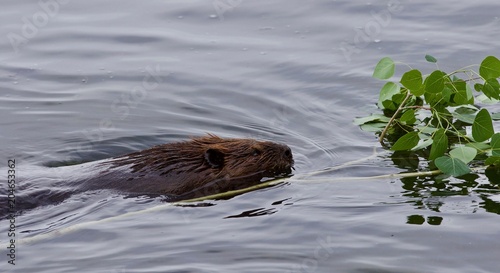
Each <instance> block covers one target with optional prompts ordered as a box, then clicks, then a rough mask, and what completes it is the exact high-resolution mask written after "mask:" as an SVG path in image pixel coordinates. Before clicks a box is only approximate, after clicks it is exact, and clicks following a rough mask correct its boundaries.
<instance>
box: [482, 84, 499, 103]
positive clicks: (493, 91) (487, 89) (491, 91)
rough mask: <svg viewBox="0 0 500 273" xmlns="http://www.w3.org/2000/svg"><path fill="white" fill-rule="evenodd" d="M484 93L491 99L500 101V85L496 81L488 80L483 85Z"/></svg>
mask: <svg viewBox="0 0 500 273" xmlns="http://www.w3.org/2000/svg"><path fill="white" fill-rule="evenodd" d="M483 93H484V94H485V95H486V96H487V97H488V98H490V99H491V98H494V99H497V100H498V99H500V84H499V83H498V81H497V80H496V79H487V80H486V82H484V85H483Z"/></svg>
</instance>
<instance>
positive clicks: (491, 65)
mask: <svg viewBox="0 0 500 273" xmlns="http://www.w3.org/2000/svg"><path fill="white" fill-rule="evenodd" d="M479 75H481V77H483V78H484V79H485V80H488V79H494V78H498V77H500V60H498V59H497V58H496V57H494V56H488V57H486V58H485V59H484V60H483V61H482V62H481V65H480V66H479Z"/></svg>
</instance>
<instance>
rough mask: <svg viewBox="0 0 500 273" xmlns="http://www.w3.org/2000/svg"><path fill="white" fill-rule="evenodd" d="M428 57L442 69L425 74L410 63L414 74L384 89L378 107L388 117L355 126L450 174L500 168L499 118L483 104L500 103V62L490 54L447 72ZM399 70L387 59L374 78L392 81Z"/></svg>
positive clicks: (372, 117) (359, 121)
mask: <svg viewBox="0 0 500 273" xmlns="http://www.w3.org/2000/svg"><path fill="white" fill-rule="evenodd" d="M425 59H426V60H427V61H429V62H431V63H436V68H437V69H436V70H434V71H432V72H431V73H430V74H428V75H423V74H422V72H420V70H418V69H412V68H411V67H410V66H409V65H408V67H409V68H410V70H409V71H406V72H405V73H404V74H403V75H402V76H401V78H400V80H399V81H386V83H385V84H384V86H383V87H382V89H381V90H380V95H379V100H378V103H377V105H378V107H379V108H380V109H381V110H382V111H383V114H372V115H370V116H368V117H362V118H357V119H355V120H354V123H355V124H357V125H360V126H361V128H362V129H363V130H366V131H372V132H376V133H379V141H380V143H381V144H382V145H383V146H387V147H390V149H391V150H393V151H414V152H417V151H419V152H422V153H420V154H423V155H424V157H425V158H426V159H427V160H429V161H430V162H431V163H433V164H434V165H435V167H437V169H439V170H440V171H441V172H443V173H445V174H449V175H453V176H461V175H464V174H467V173H470V172H471V169H470V167H469V165H470V164H474V165H486V166H490V167H495V166H497V165H500V133H498V132H495V130H494V126H493V121H494V120H499V119H500V114H491V113H490V112H489V111H488V109H486V108H484V107H480V106H478V104H481V105H484V104H485V103H496V102H498V101H499V100H500V84H499V82H498V78H499V77H500V60H498V59H497V58H496V57H494V56H488V57H486V58H485V59H484V60H483V61H482V62H481V64H480V65H471V66H468V67H465V68H462V69H459V70H456V71H453V72H451V73H446V72H444V71H442V70H440V69H439V67H438V66H437V60H436V58H434V57H432V56H430V55H426V56H425ZM395 66H396V65H395V63H394V61H393V60H392V59H391V58H388V57H385V58H382V59H381V60H380V61H379V62H378V64H377V66H376V67H375V70H374V72H373V77H375V78H377V79H381V80H388V79H390V78H392V77H393V76H394V72H395ZM476 67H479V69H478V71H474V70H473V68H476ZM430 166H431V167H432V164H431V165H430Z"/></svg>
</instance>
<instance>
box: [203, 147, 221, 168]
mask: <svg viewBox="0 0 500 273" xmlns="http://www.w3.org/2000/svg"><path fill="white" fill-rule="evenodd" d="M205 160H206V161H207V163H208V164H209V165H210V166H212V168H222V166H224V153H222V152H221V151H219V150H216V149H208V150H207V151H206V152H205Z"/></svg>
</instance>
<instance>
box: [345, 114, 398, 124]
mask: <svg viewBox="0 0 500 273" xmlns="http://www.w3.org/2000/svg"><path fill="white" fill-rule="evenodd" d="M389 120H391V119H390V118H388V117H386V116H384V115H381V114H372V115H370V116H367V117H361V118H355V119H354V121H353V123H354V125H361V124H365V123H370V122H375V121H382V122H389Z"/></svg>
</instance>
